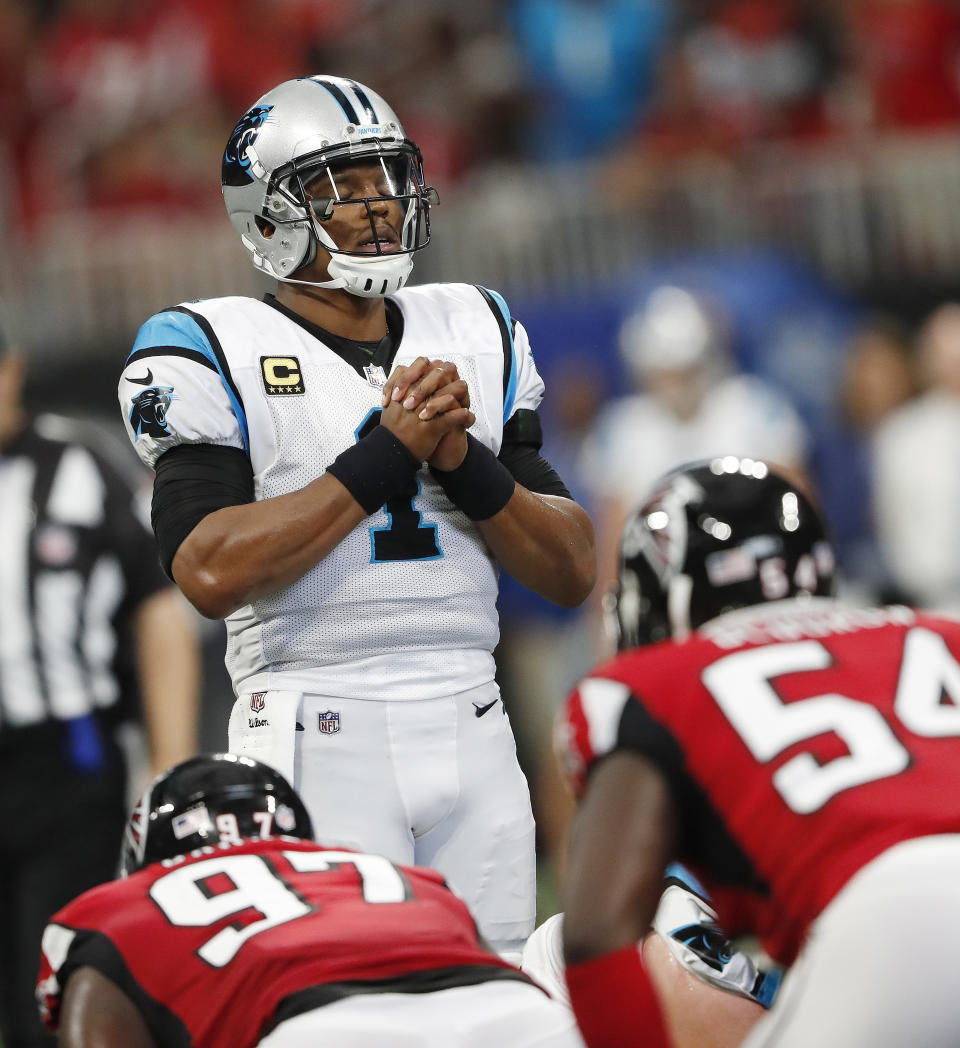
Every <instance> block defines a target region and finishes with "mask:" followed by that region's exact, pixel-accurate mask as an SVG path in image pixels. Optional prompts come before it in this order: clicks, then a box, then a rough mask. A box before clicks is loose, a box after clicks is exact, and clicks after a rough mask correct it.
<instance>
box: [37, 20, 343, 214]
mask: <svg viewBox="0 0 960 1048" xmlns="http://www.w3.org/2000/svg"><path fill="white" fill-rule="evenodd" d="M322 7H323V8H324V9H327V10H336V9H335V8H330V7H329V5H328V4H323V5H322ZM305 17H306V12H305V9H304V3H303V0H296V2H294V0H283V2H272V0H230V2H228V0H61V4H60V7H59V10H58V13H57V18H56V19H55V21H54V22H53V23H52V24H51V26H50V28H49V31H48V32H47V34H46V35H45V37H44V38H43V39H42V40H41V42H40V44H39V46H38V49H37V53H36V55H35V56H34V57H33V60H32V63H31V66H30V68H29V69H27V70H25V71H24V72H25V75H26V76H27V79H28V86H29V89H30V95H31V98H30V102H31V106H32V109H33V112H34V113H35V116H36V120H35V123H36V133H35V135H34V136H33V140H32V142H31V143H30V149H29V156H28V160H27V163H28V168H27V170H26V171H25V173H24V177H23V185H22V191H23V194H24V202H25V206H26V207H27V211H28V214H29V215H32V216H34V217H44V216H48V215H50V214H56V213H57V212H58V211H67V212H75V211H76V210H77V208H85V207H86V208H93V209H97V210H116V209H117V208H124V207H138V208H142V207H155V208H162V209H163V210H164V213H165V214H169V212H170V211H171V209H172V210H181V211H183V210H187V211H190V210H192V211H198V210H203V209H204V208H216V209H219V208H220V206H221V204H220V199H219V193H218V192H216V187H214V188H213V189H210V188H209V180H208V179H207V178H206V177H205V175H206V172H207V171H209V167H210V163H211V160H212V159H214V158H216V157H217V156H218V155H219V153H220V152H221V150H222V148H223V141H224V137H225V135H226V134H227V133H228V132H229V128H230V121H231V120H232V118H233V114H234V111H235V110H236V109H237V108H238V107H243V106H247V105H249V104H250V103H251V102H253V101H254V100H255V99H256V98H258V97H259V96H260V95H261V94H263V92H264V91H266V90H267V88H268V87H269V86H271V85H272V84H273V83H274V82H275V80H276V79H277V78H280V79H282V78H283V77H284V76H290V75H297V74H300V73H304V74H305V73H309V72H312V70H310V69H309V68H308V58H309V54H310V49H311V47H312V46H313V44H314V43H315V40H316V35H319V34H320V30H318V29H316V26H315V23H312V22H305ZM342 22H343V18H342V17H339V18H338V19H336V20H335V21H334V23H333V25H334V26H336V27H339V26H340V24H341V23H342ZM328 31H329V30H328ZM201 173H202V175H203V177H200V175H201Z"/></svg>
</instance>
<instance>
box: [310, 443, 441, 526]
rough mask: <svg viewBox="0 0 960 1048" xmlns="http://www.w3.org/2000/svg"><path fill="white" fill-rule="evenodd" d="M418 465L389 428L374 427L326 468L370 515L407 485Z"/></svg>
mask: <svg viewBox="0 0 960 1048" xmlns="http://www.w3.org/2000/svg"><path fill="white" fill-rule="evenodd" d="M419 468H420V463H419V461H418V460H417V458H416V456H415V455H413V454H412V453H411V451H410V449H409V448H408V447H407V446H406V444H404V443H403V441H402V440H399V439H398V438H397V437H395V436H394V435H393V434H392V433H391V432H390V430H389V429H386V428H385V427H383V426H376V427H375V428H374V429H372V430H371V431H370V432H369V433H368V434H367V435H366V436H365V437H363V438H361V439H360V440H358V441H357V443H356V444H354V445H353V446H352V447H349V448H347V450H346V451H341V452H340V454H339V455H337V457H336V458H335V459H334V460H333V462H331V463H330V465H329V466H327V472H328V473H330V474H332V475H333V476H334V477H336V478H337V480H339V481H340V483H341V484H342V485H343V486H344V487H345V488H346V489H347V491H349V492H350V494H351V495H352V496H353V497H354V498H355V499H356V500H357V502H359V503H360V505H361V506H363V508H364V509H365V510H366V511H367V513H374V512H376V510H378V509H379V508H380V507H381V506H382V505H383V504H384V503H385V502H386V501H387V499H388V498H389V497H390V496H391V495H392V494H393V493H394V492H395V491H397V490H399V489H400V488H402V487H404V486H405V485H409V484H410V482H411V481H412V480H413V477H414V474H415V473H416V472H417V470H418V469H419Z"/></svg>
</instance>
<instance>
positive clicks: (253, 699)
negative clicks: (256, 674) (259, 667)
mask: <svg viewBox="0 0 960 1048" xmlns="http://www.w3.org/2000/svg"><path fill="white" fill-rule="evenodd" d="M266 694H267V693H266V692H265V691H255V692H254V693H253V694H252V695H251V696H250V711H251V713H259V712H260V711H261V710H262V709H263V707H264V706H265V705H266V702H265V701H264V698H263V697H264V695H266Z"/></svg>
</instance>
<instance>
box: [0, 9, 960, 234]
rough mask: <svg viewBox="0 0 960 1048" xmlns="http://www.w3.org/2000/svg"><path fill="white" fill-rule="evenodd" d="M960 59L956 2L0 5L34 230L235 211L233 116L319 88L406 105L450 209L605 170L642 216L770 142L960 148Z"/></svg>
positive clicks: (20, 166) (6, 161)
mask: <svg viewBox="0 0 960 1048" xmlns="http://www.w3.org/2000/svg"><path fill="white" fill-rule="evenodd" d="M958 54H960V10H958V5H957V4H956V3H954V2H952V0H844V2H842V3H837V2H832V0H490V2H488V3H483V4H462V3H455V2H453V0H405V2H404V3H403V4H394V3H386V2H383V0H354V2H351V3H346V2H344V0H0V105H2V109H3V113H4V120H3V122H2V125H0V170H2V171H3V175H2V176H0V177H2V178H3V179H4V181H5V182H6V183H7V185H6V186H2V185H0V188H3V189H4V193H3V199H5V200H6V201H7V205H6V208H7V211H8V214H7V215H6V216H5V217H6V218H7V219H8V228H9V224H10V222H12V223H13V224H14V225H15V226H17V227H19V228H21V229H23V230H24V231H29V230H30V229H31V228H33V226H34V225H35V224H36V223H37V222H40V221H42V220H43V219H44V217H45V216H50V215H55V214H56V213H57V212H58V211H59V212H62V211H64V210H72V209H76V208H93V209H103V210H110V209H116V208H119V207H130V206H135V207H144V206H147V207H162V208H165V209H169V208H177V209H184V210H196V209H203V208H206V207H210V208H212V207H215V206H219V202H218V196H219V194H218V189H217V185H216V182H215V180H213V179H211V178H210V177H209V173H210V170H211V157H213V156H216V155H218V153H219V151H220V149H221V148H222V144H223V141H224V139H225V136H226V134H227V133H229V130H230V128H231V127H232V126H233V123H234V122H235V120H236V118H237V114H238V113H240V112H242V111H243V110H244V108H246V107H247V106H249V105H250V104H251V103H252V102H253V101H255V100H256V98H258V97H259V96H260V95H261V94H262V93H263V92H264V91H265V90H267V89H268V88H269V87H270V86H272V85H273V84H275V83H277V82H279V81H280V80H282V79H284V78H286V77H291V76H298V75H302V74H303V75H309V74H311V73H315V72H321V71H322V72H325V73H334V74H342V75H349V76H351V77H354V78H356V79H358V80H360V81H361V82H364V83H368V84H371V85H372V86H375V87H376V89H377V90H378V91H380V92H382V93H383V94H384V95H385V96H386V97H388V98H391V99H397V103H396V104H397V107H398V109H400V110H401V112H402V114H403V116H404V120H405V122H406V124H407V129H408V131H409V133H410V135H411V136H412V137H413V138H414V139H415V140H416V141H417V142H418V143H419V144H420V146H421V148H422V150H423V152H424V154H425V155H427V156H428V157H429V173H430V177H431V179H432V180H434V181H435V182H436V183H437V184H438V186H439V187H440V188H441V192H442V190H443V187H444V186H445V185H446V186H449V185H451V184H453V183H456V182H458V181H459V180H462V179H463V178H464V177H465V176H466V175H468V174H469V173H471V172H473V171H476V170H478V169H482V168H485V167H489V166H490V165H491V164H496V163H498V162H501V161H504V160H517V159H528V160H534V161H547V162H563V161H567V160H571V159H578V158H582V157H584V156H593V157H599V158H602V159H603V160H604V162H605V168H606V178H605V182H604V184H602V185H600V186H598V187H597V189H598V191H602V192H607V193H609V192H617V193H619V194H620V195H621V196H622V197H623V198H624V199H626V200H630V199H632V198H635V197H636V196H637V195H638V194H649V193H650V192H651V189H652V188H656V186H657V185H659V184H662V183H659V182H658V178H659V177H660V176H662V174H663V172H664V165H666V169H668V170H671V171H673V170H675V168H676V165H677V164H678V163H679V164H695V165H703V164H708V165H709V164H718V163H720V164H723V163H729V162H731V161H735V160H737V159H742V157H743V156H744V153H745V152H746V153H748V152H749V150H750V148H751V147H752V146H753V145H755V144H756V143H757V142H758V141H764V140H770V139H782V138H785V137H786V138H790V139H792V140H802V141H809V142H810V143H819V142H823V141H824V140H836V139H842V140H843V141H845V142H848V143H850V144H852V145H853V146H856V145H857V143H862V142H863V141H864V140H866V139H869V138H870V136H872V135H874V134H876V133H881V134H882V133H886V132H900V131H903V130H908V131H916V130H937V129H943V128H945V127H956V126H957V125H958V124H960V90H958V76H957V64H958ZM639 161H642V163H639Z"/></svg>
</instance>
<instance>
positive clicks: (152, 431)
mask: <svg viewBox="0 0 960 1048" xmlns="http://www.w3.org/2000/svg"><path fill="white" fill-rule="evenodd" d="M173 399H174V397H173V386H151V387H150V388H149V389H145V390H144V391H143V392H142V393H138V394H137V395H136V396H135V397H134V398H133V402H132V403H133V407H132V408H131V409H130V425H131V426H132V427H133V433H134V437H135V438H136V439H137V440H139V439H140V436H141V434H144V433H146V435H147V436H148V437H169V436H170V430H169V429H167V409H168V408H169V407H170V402H171V401H172V400H173Z"/></svg>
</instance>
